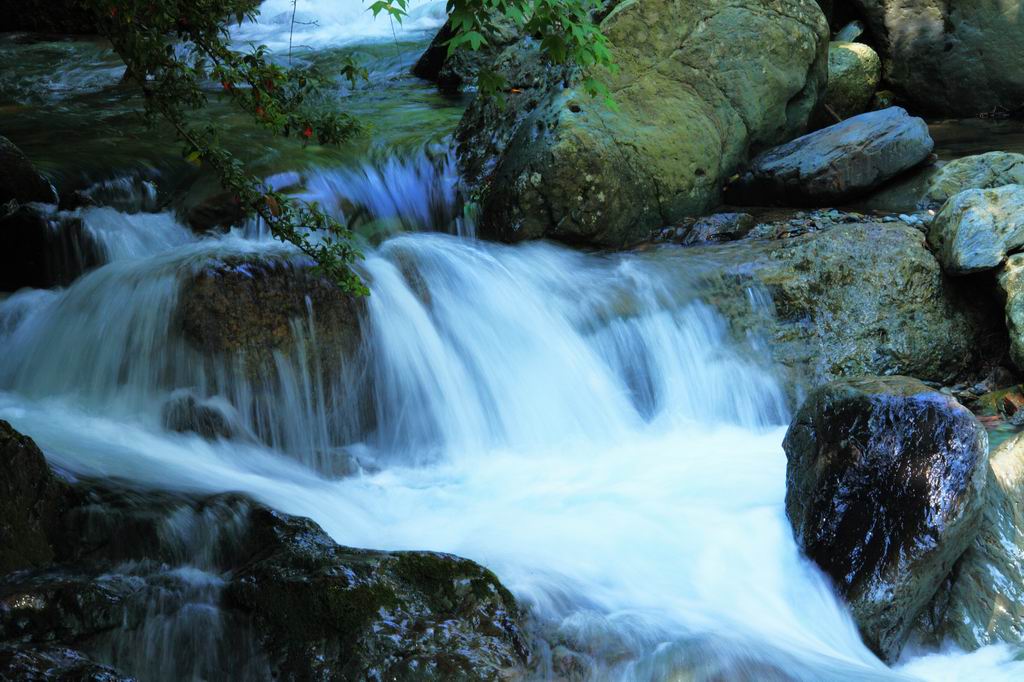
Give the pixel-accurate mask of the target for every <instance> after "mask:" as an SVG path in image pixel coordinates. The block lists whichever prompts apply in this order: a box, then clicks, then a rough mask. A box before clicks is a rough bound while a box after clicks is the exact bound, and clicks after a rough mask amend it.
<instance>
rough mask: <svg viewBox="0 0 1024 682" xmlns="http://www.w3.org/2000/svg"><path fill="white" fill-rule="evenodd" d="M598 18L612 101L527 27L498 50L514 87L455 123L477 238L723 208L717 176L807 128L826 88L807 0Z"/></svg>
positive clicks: (645, 6) (651, 224)
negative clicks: (528, 36) (589, 87)
mask: <svg viewBox="0 0 1024 682" xmlns="http://www.w3.org/2000/svg"><path fill="white" fill-rule="evenodd" d="M652 26H657V27H658V29H657V30H651V27H652ZM601 27H602V30H603V31H604V33H605V35H606V36H608V39H609V41H610V43H611V47H612V50H613V53H614V55H615V62H616V64H617V66H618V67H619V69H618V72H617V73H615V74H605V73H601V74H599V77H600V78H601V79H602V80H603V81H604V82H605V83H606V84H607V86H608V88H609V90H610V93H611V95H612V97H613V98H614V99H615V101H616V103H617V107H616V108H612V107H609V106H607V105H606V103H605V102H604V101H602V99H601V98H593V97H591V96H589V94H587V93H586V91H585V88H584V87H583V86H582V81H583V75H584V74H580V73H577V72H575V71H573V70H571V69H566V68H563V67H552V66H551V65H550V64H548V63H546V62H545V60H543V59H542V58H541V56H540V52H539V48H538V47H537V46H536V44H535V43H532V42H530V41H529V40H526V41H522V42H520V43H517V44H516V45H513V46H511V47H509V48H507V49H506V50H504V51H503V52H502V53H501V54H500V55H499V57H498V58H497V59H496V61H495V63H494V68H495V70H496V71H497V72H498V73H499V74H501V75H503V76H504V77H505V79H506V81H507V82H508V84H509V87H510V92H509V93H508V94H507V95H506V96H505V97H504V102H503V103H499V102H496V101H494V100H493V99H492V98H477V99H476V100H474V102H473V103H472V104H471V105H470V106H469V108H468V109H467V111H466V113H465V115H464V116H463V119H462V121H461V123H460V125H459V128H458V130H457V132H456V139H457V142H458V151H459V164H460V170H461V171H462V174H463V177H464V178H466V181H467V184H468V185H470V187H471V189H473V190H476V191H477V192H478V195H479V197H480V200H479V202H478V204H479V209H480V212H479V216H480V218H479V223H478V231H479V234H480V235H482V236H484V237H487V238H490V239H496V240H501V241H506V242H517V241H522V240H526V239H537V238H542V237H543V238H550V239H556V240H559V241H563V242H566V243H571V244H588V245H600V246H610V247H621V246H623V245H630V244H636V243H639V242H642V241H643V240H645V239H647V238H648V236H649V235H650V233H651V232H652V231H653V230H655V229H657V228H659V227H661V226H664V225H667V224H672V223H675V222H677V221H679V220H681V219H683V218H686V217H691V216H696V215H701V214H704V213H707V211H708V210H710V209H711V208H713V207H714V206H716V205H718V204H719V200H720V198H721V187H722V184H723V182H724V180H725V179H726V178H728V177H729V176H731V175H732V174H733V173H735V171H736V169H737V168H738V167H739V165H740V164H741V163H743V162H744V161H745V160H746V159H747V157H748V155H749V154H751V153H754V152H756V151H757V150H760V149H764V148H766V147H769V146H771V145H774V144H778V143H780V142H783V141H785V140H789V139H792V137H794V136H795V135H798V134H800V133H801V132H803V131H804V130H805V129H806V126H807V122H808V118H809V117H810V115H811V113H812V111H813V110H814V109H815V108H816V107H817V105H818V103H819V101H820V99H821V98H822V96H823V94H824V89H825V84H826V81H827V46H828V26H827V25H826V22H825V20H824V17H823V15H822V13H821V11H820V9H819V8H818V6H817V5H816V4H815V3H814V2H810V1H809V0H783V1H782V2H777V3H774V4H773V5H772V6H771V7H768V6H766V5H765V4H764V3H762V2H754V1H751V0H739V1H737V2H731V3H727V4H725V5H723V4H722V3H720V2H716V1H712V0H695V1H691V2H686V3H679V2H669V1H667V0H650V1H645V2H627V3H622V4H620V5H618V6H617V7H616V8H615V9H614V10H612V11H611V13H610V14H609V15H608V16H607V17H606V18H605V19H604V20H603V21H602V23H601ZM709 65H713V68H709Z"/></svg>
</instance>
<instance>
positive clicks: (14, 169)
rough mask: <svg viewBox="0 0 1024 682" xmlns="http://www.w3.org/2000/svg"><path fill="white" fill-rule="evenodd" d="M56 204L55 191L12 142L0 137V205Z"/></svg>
mask: <svg viewBox="0 0 1024 682" xmlns="http://www.w3.org/2000/svg"><path fill="white" fill-rule="evenodd" d="M9 201H16V202H18V203H19V204H27V203H30V202H33V201H37V202H39V203H43V204H56V203H57V190H55V189H54V188H53V185H51V184H50V181H49V180H47V179H46V178H44V177H43V176H42V175H40V173H39V171H37V170H36V169H35V166H33V165H32V162H31V161H29V160H28V157H26V156H25V154H23V153H22V151H21V150H20V149H18V148H17V147H16V146H15V145H14V143H13V142H11V141H10V140H8V139H7V138H6V137H4V136H2V135H0V204H6V203H7V202H9Z"/></svg>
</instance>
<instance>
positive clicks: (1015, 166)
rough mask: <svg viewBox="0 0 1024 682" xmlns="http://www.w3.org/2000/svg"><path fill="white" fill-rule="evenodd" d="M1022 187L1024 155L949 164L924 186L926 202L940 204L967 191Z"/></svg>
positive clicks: (989, 155)
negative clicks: (926, 193) (1013, 186)
mask: <svg viewBox="0 0 1024 682" xmlns="http://www.w3.org/2000/svg"><path fill="white" fill-rule="evenodd" d="M1004 185H1024V154H1011V153H1009V152H988V153H987V154H976V155H974V156H965V157H963V158H960V159H956V160H955V161H950V162H949V163H947V164H946V165H945V166H943V167H942V170H940V171H939V172H938V173H937V174H936V175H935V177H933V178H932V179H931V180H930V181H929V183H928V195H927V198H928V200H929V201H933V202H936V203H940V204H941V203H944V202H945V201H946V200H948V199H949V198H950V197H953V196H955V195H957V194H959V193H960V192H963V191H964V190H968V189H993V188H996V187H1003V186H1004Z"/></svg>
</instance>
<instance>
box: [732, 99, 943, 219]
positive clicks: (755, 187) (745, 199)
mask: <svg viewBox="0 0 1024 682" xmlns="http://www.w3.org/2000/svg"><path fill="white" fill-rule="evenodd" d="M934 146H935V143H934V142H933V141H932V138H931V135H930V134H929V133H928V126H927V124H925V122H924V121H923V120H922V119H920V118H916V117H912V116H910V115H909V114H908V113H907V112H906V111H905V110H903V109H901V108H899V107H890V108H889V109H883V110H881V111H872V112H869V113H866V114H861V115H859V116H854V117H853V118H849V119H847V120H845V121H843V122H842V123H837V124H835V125H833V126H829V127H828V128H823V129H822V130H818V131H816V132H813V133H810V134H808V135H805V136H803V137H800V138H797V139H796V140H793V141H792V142H788V143H786V144H784V145H781V146H779V147H775V148H774V149H770V150H768V151H766V152H764V153H762V154H761V155H759V156H758V157H757V158H755V159H754V160H753V161H752V162H751V163H750V167H749V168H748V170H747V171H746V172H745V173H744V174H743V175H742V176H741V177H740V178H739V179H738V180H737V182H735V183H734V184H733V185H731V186H730V188H729V190H730V191H729V193H728V195H727V198H728V200H729V201H733V202H736V203H742V204H779V203H781V204H785V205H795V206H830V205H835V204H837V203H842V202H844V201H848V200H851V199H855V198H857V197H860V196H863V195H864V194H867V193H869V192H871V191H872V190H874V189H877V188H878V187H880V186H881V185H882V184H883V183H884V182H885V181H887V180H889V179H891V178H894V177H896V176H897V175H899V174H900V173H903V172H904V171H907V170H909V169H911V168H913V167H914V166H917V165H919V164H921V163H922V162H923V161H925V160H926V159H927V158H928V157H929V155H930V154H931V152H932V149H933V148H934Z"/></svg>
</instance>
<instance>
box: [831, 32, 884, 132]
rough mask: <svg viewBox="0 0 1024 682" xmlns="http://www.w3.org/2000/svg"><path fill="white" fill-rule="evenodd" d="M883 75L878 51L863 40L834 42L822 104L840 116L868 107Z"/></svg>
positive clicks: (853, 113)
mask: <svg viewBox="0 0 1024 682" xmlns="http://www.w3.org/2000/svg"><path fill="white" fill-rule="evenodd" d="M881 77H882V61H881V60H880V59H879V58H878V53H877V52H875V51H874V50H873V49H871V48H870V47H868V46H867V45H865V44H864V43H852V42H834V43H832V44H831V45H829V48H828V89H827V90H826V92H825V104H827V105H828V107H829V108H830V109H831V110H832V111H833V112H834V113H835V114H836V115H837V116H839V117H840V118H849V117H850V116H856V115H857V114H860V113H863V112H864V111H866V110H867V108H868V105H870V104H871V98H872V97H874V95H875V90H876V89H877V88H878V82H879V80H880V79H881Z"/></svg>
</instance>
